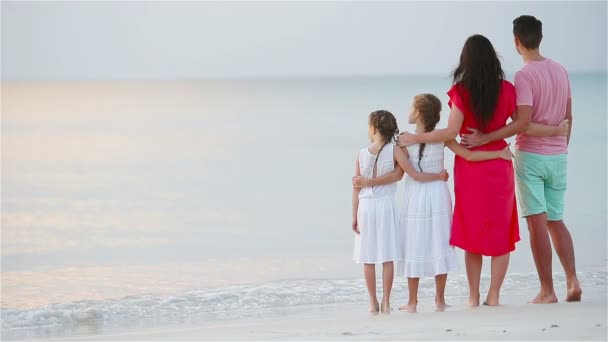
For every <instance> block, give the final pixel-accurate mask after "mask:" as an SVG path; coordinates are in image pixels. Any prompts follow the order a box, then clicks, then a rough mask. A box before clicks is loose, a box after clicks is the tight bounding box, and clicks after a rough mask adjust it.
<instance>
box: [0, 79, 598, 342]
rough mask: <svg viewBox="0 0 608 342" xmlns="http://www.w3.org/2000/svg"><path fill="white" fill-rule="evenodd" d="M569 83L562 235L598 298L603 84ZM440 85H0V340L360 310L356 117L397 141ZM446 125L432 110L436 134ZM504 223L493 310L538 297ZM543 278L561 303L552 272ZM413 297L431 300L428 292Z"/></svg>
mask: <svg viewBox="0 0 608 342" xmlns="http://www.w3.org/2000/svg"><path fill="white" fill-rule="evenodd" d="M571 79H572V87H573V99H574V101H573V103H574V110H573V116H574V120H573V121H574V122H573V136H572V139H571V145H570V149H569V152H570V154H569V168H568V181H569V190H568V192H567V197H566V205H567V209H566V215H565V221H566V223H567V224H568V226H569V227H570V230H571V232H572V236H573V239H574V243H575V249H576V252H577V254H576V257H577V267H578V269H579V271H580V272H581V279H582V281H583V286H589V287H595V288H599V289H600V290H601V291H597V292H598V293H601V292H602V290H603V291H604V292H605V288H606V283H607V282H606V276H607V274H606V263H607V255H606V239H607V237H606V228H607V217H606V204H607V202H606V187H607V184H606V179H607V177H606V176H607V173H606V165H607V160H606V158H607V149H606V128H607V121H606V120H607V113H608V110H607V109H608V108H607V103H606V100H607V98H606V93H607V88H606V82H607V75H606V73H589V74H572V75H571ZM449 86H450V81H449V79H448V78H446V77H438V76H431V75H429V76H409V77H408V76H403V77H378V78H340V79H272V80H243V81H164V82H160V81H159V82H127V81H125V82H116V81H111V82H110V81H107V82H25V83H20V82H3V83H2V103H1V106H2V107H1V109H2V127H1V129H2V160H1V161H2V183H1V186H2V198H1V200H2V218H1V223H2V228H1V233H2V236H1V237H2V241H1V247H2V252H1V253H2V254H1V256H2V262H1V266H2V272H1V277H2V278H1V279H2V299H1V309H0V310H1V313H2V316H1V317H2V335H3V338H4V339H18V338H33V337H42V338H45V337H51V336H65V335H72V334H80V333H82V334H99V333H104V332H106V331H110V330H113V329H123V328H133V327H142V326H158V325H162V324H181V323H183V322H206V321H211V320H217V319H238V318H240V317H244V316H248V317H250V316H252V315H253V316H255V315H266V314H272V313H273V312H274V313H275V314H276V313H277V312H281V310H287V309H289V308H291V307H294V306H296V307H306V306H314V305H325V304H339V303H357V302H360V303H361V304H362V308H364V307H365V303H366V292H365V286H364V283H363V280H362V279H361V273H362V271H361V269H360V267H359V266H357V265H355V264H353V263H352V261H351V256H352V239H353V237H352V232H351V230H350V210H351V203H350V194H351V184H350V177H351V176H352V174H353V169H354V162H355V156H356V153H357V151H358V150H359V149H360V148H362V147H363V146H365V145H366V144H367V115H368V114H369V113H370V112H371V111H373V110H377V109H387V110H390V111H392V112H393V113H394V114H395V115H396V116H397V118H398V121H399V124H400V128H401V130H408V129H409V130H411V129H412V128H413V127H411V126H409V125H407V121H406V117H407V113H408V111H409V107H410V102H411V98H412V96H414V95H415V94H417V93H422V92H432V93H435V94H437V95H439V96H440V98H441V99H442V101H443V102H444V107H447V105H446V101H447V99H446V96H445V95H444V94H445V91H446V90H447V89H448V88H449ZM447 115H448V110H447V108H444V111H443V112H442V122H441V123H440V125H439V126H440V127H442V126H445V124H446V121H447ZM452 166H453V156H452V155H451V154H450V153H449V152H446V168H447V169H448V170H451V169H452ZM449 184H450V187H452V186H453V184H452V181H451V180H450V182H449ZM521 223H522V225H521V235H522V242H520V243H519V244H518V248H517V250H516V252H515V253H513V255H512V259H511V260H512V261H511V265H510V271H509V272H510V273H509V274H508V276H507V280H506V283H505V296H506V297H507V298H506V299H505V300H506V301H507V302H508V301H509V299H508V295H509V294H511V295H513V296H519V295H527V294H528V293H531V294H534V291H535V289H536V287H537V280H536V276H535V273H534V264H533V261H532V256H531V253H530V249H529V241H528V234H527V229H526V226H525V222H523V221H522V222H521ZM461 261H462V259H461ZM554 266H555V267H554V272H556V275H555V276H556V279H557V280H556V281H557V283H558V285H559V286H562V288H563V282H564V279H563V274H561V268H560V266H559V263H558V260H557V257H554ZM484 272H485V275H484V277H487V269H485V270H484ZM485 283H487V281H486V282H485ZM486 285H487V284H486ZM395 288H396V290H395V291H394V295H395V299H396V300H399V299H404V298H405V291H404V290H403V289H404V282H403V280H398V282H397V285H396V287H395ZM558 289H559V287H558ZM421 291H422V294H423V295H425V296H432V282H428V284H426V283H423V288H422V289H421ZM465 295H466V279H465V277H464V272H463V271H462V270H461V271H460V272H458V273H456V274H454V275H451V276H450V279H449V281H448V296H449V297H450V298H452V299H453V300H454V301H458V300H459V298H461V297H463V296H465ZM277 310H278V311H277Z"/></svg>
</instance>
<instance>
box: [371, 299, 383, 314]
mask: <svg viewBox="0 0 608 342" xmlns="http://www.w3.org/2000/svg"><path fill="white" fill-rule="evenodd" d="M369 312H371V313H372V314H376V315H377V314H378V312H380V304H378V301H377V300H376V301H375V302H372V303H371V304H370V305H369Z"/></svg>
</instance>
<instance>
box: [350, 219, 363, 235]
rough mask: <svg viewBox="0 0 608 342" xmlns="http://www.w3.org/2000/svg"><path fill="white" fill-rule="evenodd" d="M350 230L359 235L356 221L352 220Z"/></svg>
mask: <svg viewBox="0 0 608 342" xmlns="http://www.w3.org/2000/svg"><path fill="white" fill-rule="evenodd" d="M352 228H353V232H355V234H361V232H360V231H359V223H358V222H357V219H354V220H353V224H352Z"/></svg>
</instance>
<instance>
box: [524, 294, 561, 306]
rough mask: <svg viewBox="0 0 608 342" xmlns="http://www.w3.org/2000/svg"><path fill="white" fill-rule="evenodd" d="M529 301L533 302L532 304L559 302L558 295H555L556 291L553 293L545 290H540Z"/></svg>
mask: <svg viewBox="0 0 608 342" xmlns="http://www.w3.org/2000/svg"><path fill="white" fill-rule="evenodd" d="M529 303H532V304H553V303H557V296H556V295H555V292H552V293H549V294H545V293H543V292H540V293H539V294H537V295H536V297H534V299H532V300H531V301H530V302H529Z"/></svg>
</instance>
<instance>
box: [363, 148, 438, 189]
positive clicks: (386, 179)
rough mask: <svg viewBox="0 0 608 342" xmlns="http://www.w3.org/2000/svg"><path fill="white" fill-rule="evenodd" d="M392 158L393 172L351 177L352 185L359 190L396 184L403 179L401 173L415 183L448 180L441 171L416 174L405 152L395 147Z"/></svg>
mask: <svg viewBox="0 0 608 342" xmlns="http://www.w3.org/2000/svg"><path fill="white" fill-rule="evenodd" d="M393 158H394V160H395V161H396V163H397V165H395V171H393V172H391V173H388V174H386V175H384V176H380V177H376V178H372V179H367V178H364V177H361V176H357V177H353V185H354V186H355V187H359V188H367V187H370V186H378V185H385V184H390V183H394V182H397V181H399V180H401V179H402V178H403V171H404V170H405V173H407V174H408V175H409V176H410V177H412V179H414V180H415V181H417V182H432V181H437V180H442V181H446V182H447V180H448V178H449V175H448V172H447V171H445V170H443V171H441V172H440V173H425V172H418V171H416V169H414V168H413V167H412V165H411V164H410V162H409V161H408V155H407V150H406V149H402V148H399V147H398V146H395V148H394V149H393Z"/></svg>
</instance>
